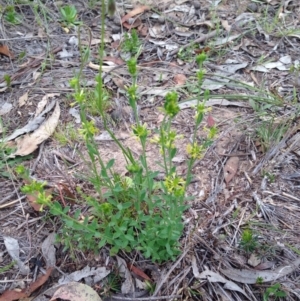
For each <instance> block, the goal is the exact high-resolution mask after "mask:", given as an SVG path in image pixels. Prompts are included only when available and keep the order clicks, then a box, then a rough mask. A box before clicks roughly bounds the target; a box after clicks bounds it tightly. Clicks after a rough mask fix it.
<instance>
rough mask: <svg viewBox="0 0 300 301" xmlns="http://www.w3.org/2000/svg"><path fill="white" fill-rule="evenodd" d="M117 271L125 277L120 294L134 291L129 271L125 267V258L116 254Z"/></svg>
mask: <svg viewBox="0 0 300 301" xmlns="http://www.w3.org/2000/svg"><path fill="white" fill-rule="evenodd" d="M117 261H118V267H119V273H120V275H122V276H123V277H124V278H125V281H124V282H123V283H122V287H121V292H122V294H129V293H134V291H135V288H134V283H133V279H132V276H131V273H130V271H129V270H128V268H127V264H126V262H125V260H124V259H123V258H121V257H119V256H117Z"/></svg>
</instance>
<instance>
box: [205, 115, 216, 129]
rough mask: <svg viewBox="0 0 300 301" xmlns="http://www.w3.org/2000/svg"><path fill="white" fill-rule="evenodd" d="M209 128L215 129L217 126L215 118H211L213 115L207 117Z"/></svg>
mask: <svg viewBox="0 0 300 301" xmlns="http://www.w3.org/2000/svg"><path fill="white" fill-rule="evenodd" d="M206 123H207V126H208V127H209V128H211V127H213V126H214V125H215V123H216V122H215V120H214V119H213V117H212V116H211V114H208V116H207V120H206Z"/></svg>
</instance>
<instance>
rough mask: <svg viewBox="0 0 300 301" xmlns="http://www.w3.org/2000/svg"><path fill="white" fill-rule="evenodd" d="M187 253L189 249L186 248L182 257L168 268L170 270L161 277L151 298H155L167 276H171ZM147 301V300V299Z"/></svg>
mask: <svg viewBox="0 0 300 301" xmlns="http://www.w3.org/2000/svg"><path fill="white" fill-rule="evenodd" d="M188 251H189V248H187V249H186V250H185V251H184V252H183V253H182V255H181V256H180V257H179V258H178V260H177V261H176V262H175V263H174V264H173V266H172V267H171V268H170V270H169V271H168V273H167V274H166V275H165V276H164V277H163V279H160V280H161V281H160V283H159V284H158V285H157V286H156V288H155V291H154V294H153V295H152V296H153V297H155V296H156V295H157V294H158V292H159V290H160V289H161V288H162V286H163V284H164V283H165V282H166V281H167V279H168V278H169V276H170V275H171V273H172V272H173V270H174V269H175V268H176V267H177V265H178V264H179V263H180V262H181V260H182V259H183V257H184V256H185V255H186V254H187V252H188ZM148 300H149V299H148Z"/></svg>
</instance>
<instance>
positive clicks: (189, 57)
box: [177, 44, 195, 62]
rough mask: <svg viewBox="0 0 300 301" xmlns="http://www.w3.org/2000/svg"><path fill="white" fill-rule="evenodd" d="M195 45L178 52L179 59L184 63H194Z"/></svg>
mask: <svg viewBox="0 0 300 301" xmlns="http://www.w3.org/2000/svg"><path fill="white" fill-rule="evenodd" d="M194 50H195V45H194V44H192V45H190V46H189V47H187V48H180V49H179V51H178V54H177V56H178V58H179V59H181V60H182V61H184V62H192V61H193V60H194V57H195V51H194Z"/></svg>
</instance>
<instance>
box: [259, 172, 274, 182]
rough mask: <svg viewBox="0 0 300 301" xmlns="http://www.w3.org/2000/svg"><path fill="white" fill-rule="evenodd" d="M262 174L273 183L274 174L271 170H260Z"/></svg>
mask: <svg viewBox="0 0 300 301" xmlns="http://www.w3.org/2000/svg"><path fill="white" fill-rule="evenodd" d="M262 176H263V177H266V178H267V179H268V180H269V182H270V183H274V182H275V179H276V175H275V174H273V173H271V172H268V171H265V170H263V171H262Z"/></svg>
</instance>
